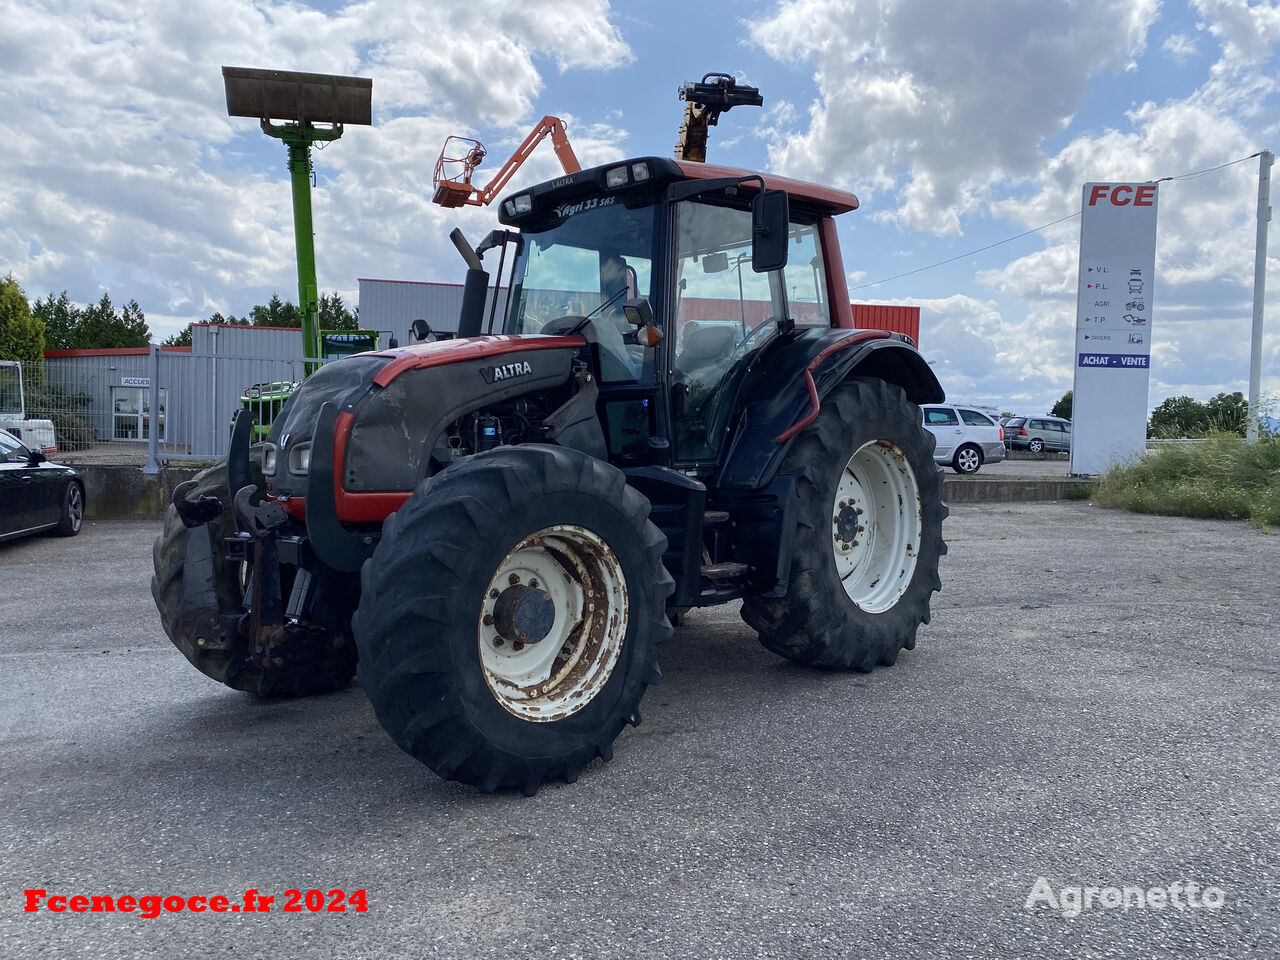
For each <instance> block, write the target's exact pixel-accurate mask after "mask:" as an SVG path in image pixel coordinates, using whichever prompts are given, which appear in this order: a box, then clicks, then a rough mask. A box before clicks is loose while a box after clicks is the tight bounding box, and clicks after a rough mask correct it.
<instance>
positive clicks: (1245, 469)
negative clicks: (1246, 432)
mask: <svg viewBox="0 0 1280 960" xmlns="http://www.w3.org/2000/svg"><path fill="white" fill-rule="evenodd" d="M1096 498H1097V500H1098V501H1099V502H1101V503H1105V504H1108V505H1110V506H1113V507H1123V508H1125V509H1126V510H1133V511H1135V512H1137V513H1162V514H1167V515H1170V516H1181V517H1201V518H1205V519H1214V520H1248V521H1250V522H1251V523H1253V524H1254V525H1255V526H1258V527H1263V528H1266V527H1272V526H1276V525H1278V524H1280V440H1277V438H1275V437H1272V438H1269V439H1261V440H1259V441H1258V442H1257V443H1255V444H1253V445H1250V444H1247V443H1245V442H1244V440H1243V439H1241V438H1240V437H1237V436H1234V435H1232V434H1219V435H1217V436H1213V437H1210V438H1208V439H1207V440H1206V441H1205V442H1204V443H1188V444H1169V445H1168V446H1165V447H1161V448H1160V449H1159V450H1156V451H1153V452H1149V453H1147V455H1146V456H1144V457H1143V458H1142V460H1141V461H1139V462H1138V463H1136V464H1134V465H1133V466H1131V467H1115V468H1113V469H1111V470H1110V471H1109V472H1108V473H1107V475H1106V476H1105V477H1103V478H1102V483H1101V484H1100V485H1099V486H1098V490H1097V494H1096Z"/></svg>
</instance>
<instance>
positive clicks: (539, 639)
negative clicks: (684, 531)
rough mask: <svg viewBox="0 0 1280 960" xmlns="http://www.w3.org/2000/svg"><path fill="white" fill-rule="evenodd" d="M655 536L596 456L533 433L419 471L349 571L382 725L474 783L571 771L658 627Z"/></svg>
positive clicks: (616, 716)
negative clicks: (356, 582)
mask: <svg viewBox="0 0 1280 960" xmlns="http://www.w3.org/2000/svg"><path fill="white" fill-rule="evenodd" d="M665 547H666V538H665V537H664V536H663V535H662V533H661V532H660V531H659V530H658V528H657V527H655V526H654V525H653V524H652V523H650V521H649V502H648V501H647V500H646V499H645V498H644V497H643V496H641V495H640V494H639V493H638V492H636V491H635V490H634V489H632V488H631V487H628V486H627V485H626V482H625V478H624V477H623V475H622V473H621V472H619V471H618V470H616V469H615V468H613V467H611V466H610V465H609V464H607V463H604V462H602V461H599V460H596V459H593V458H591V457H588V456H586V455H585V454H582V453H579V452H577V451H575V450H570V449H567V448H563V447H554V446H544V445H541V444H522V445H520V446H518V447H502V448H499V449H497V450H492V451H489V452H487V453H481V454H477V455H476V456H474V457H471V458H469V459H468V460H467V461H466V462H463V463H459V464H456V465H454V466H451V467H449V468H448V469H447V470H445V471H443V472H442V473H439V474H437V475H436V476H434V477H430V478H428V479H427V480H425V481H423V483H422V484H421V485H419V487H418V489H417V490H416V491H415V492H414V495H413V497H412V498H411V499H410V500H409V502H408V503H406V504H405V505H404V506H403V507H401V508H400V510H399V511H397V512H396V513H395V514H393V515H392V516H391V517H389V518H388V519H387V521H386V523H385V525H384V527H383V536H382V539H381V541H380V542H379V544H378V547H377V549H376V550H375V551H374V554H373V556H372V557H371V558H370V559H369V561H368V562H367V563H366V564H365V565H364V569H363V570H362V571H361V582H362V586H361V601H360V608H359V610H357V612H356V616H355V621H354V626H355V635H356V643H357V644H358V646H359V650H360V683H361V685H362V686H363V687H364V690H365V693H367V694H368V696H369V699H370V701H371V702H372V703H373V708H374V711H375V712H376V713H377V716H378V719H379V721H381V723H382V725H383V727H384V728H386V730H387V732H388V733H389V734H391V736H392V738H393V739H394V740H395V741H396V743H397V744H399V745H400V747H401V748H402V749H404V750H405V751H406V752H407V753H409V754H410V755H412V756H413V757H416V758H417V759H418V760H421V761H422V762H423V763H425V764H426V765H427V766H429V767H430V768H431V769H432V770H434V771H435V772H436V773H438V774H440V775H441V776H442V777H446V778H448V779H451V780H458V781H461V782H463V783H469V784H472V785H474V786H477V787H479V788H480V789H482V790H485V791H493V790H497V789H508V788H514V789H520V790H523V791H524V792H525V793H527V794H532V793H534V792H536V791H537V789H538V787H539V785H540V784H542V783H543V782H544V781H546V780H549V779H563V780H566V781H569V782H572V781H573V780H575V779H576V778H577V775H578V771H579V770H580V769H581V768H582V767H584V766H586V764H588V763H590V762H591V761H592V760H594V759H595V758H596V757H597V756H599V757H602V758H603V759H605V760H609V759H610V758H611V757H612V755H613V746H612V745H613V741H614V739H615V738H616V737H617V736H618V734H619V733H620V732H621V731H622V728H623V727H624V726H625V725H626V724H627V723H628V722H630V723H633V724H634V723H638V722H639V712H638V705H639V703H640V698H641V696H643V694H644V691H645V688H646V687H647V686H648V685H649V684H651V683H655V682H657V680H658V678H659V676H660V674H659V671H658V662H657V658H658V649H659V646H660V645H661V643H662V641H663V640H665V639H666V637H667V636H668V635H669V634H670V632H671V627H670V625H669V624H668V622H667V617H666V613H665V608H666V598H667V596H668V595H669V594H670V593H671V590H672V587H673V583H672V580H671V577H670V576H669V575H668V574H667V571H666V568H665V567H664V566H663V565H662V552H663V550H664V549H665Z"/></svg>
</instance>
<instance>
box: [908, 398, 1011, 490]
mask: <svg viewBox="0 0 1280 960" xmlns="http://www.w3.org/2000/svg"><path fill="white" fill-rule="evenodd" d="M920 409H921V410H923V411H924V426H925V429H927V430H928V431H929V432H930V433H932V434H933V435H934V437H935V438H936V439H937V441H938V445H937V446H936V447H935V448H934V451H933V459H934V460H935V461H937V462H938V463H945V464H949V465H950V466H951V467H952V469H954V470H955V472H956V473H977V472H978V468H979V467H981V466H982V465H983V464H984V463H998V462H1000V461H1001V460H1003V459H1004V430H1003V429H1002V428H1001V426H1000V424H998V423H996V422H995V421H994V420H992V419H991V418H990V417H989V416H987V415H986V414H985V413H982V412H981V411H978V410H971V409H969V408H967V407H959V406H952V405H951V404H930V405H929V406H927V407H921V408H920Z"/></svg>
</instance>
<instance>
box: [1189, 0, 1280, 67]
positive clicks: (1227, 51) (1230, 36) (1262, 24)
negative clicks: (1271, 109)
mask: <svg viewBox="0 0 1280 960" xmlns="http://www.w3.org/2000/svg"><path fill="white" fill-rule="evenodd" d="M1191 5H1192V6H1193V7H1194V8H1195V10H1196V11H1197V12H1198V13H1199V14H1200V16H1201V18H1202V22H1203V26H1204V28H1205V29H1207V30H1208V31H1209V33H1210V34H1212V35H1213V37H1214V38H1215V39H1216V40H1217V41H1218V42H1219V43H1220V44H1221V45H1222V61H1223V65H1224V68H1225V67H1227V66H1231V67H1235V66H1238V65H1241V64H1245V63H1254V62H1256V61H1259V60H1262V59H1264V58H1266V57H1267V56H1269V55H1270V53H1271V48H1272V47H1273V46H1274V44H1275V43H1276V42H1277V41H1280V4H1277V3H1276V0H1254V2H1252V3H1250V2H1248V0H1191Z"/></svg>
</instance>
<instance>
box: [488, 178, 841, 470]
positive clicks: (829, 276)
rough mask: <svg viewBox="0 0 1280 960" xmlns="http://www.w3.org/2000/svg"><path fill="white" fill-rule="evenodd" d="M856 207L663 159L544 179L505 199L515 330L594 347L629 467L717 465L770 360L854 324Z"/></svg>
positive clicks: (613, 449)
mask: <svg viewBox="0 0 1280 960" xmlns="http://www.w3.org/2000/svg"><path fill="white" fill-rule="evenodd" d="M762 186H763V187H766V188H767V189H765V190H763V191H762V189H761V188H762ZM857 202H858V201H857V198H856V197H854V196H853V195H852V194H848V193H843V192H841V191H836V190H830V189H824V188H819V187H815V186H813V185H810V184H803V183H800V182H798V181H787V180H783V179H781V178H773V177H770V178H768V179H767V180H766V179H765V178H762V177H761V176H760V175H758V174H749V173H747V172H745V171H736V170H730V169H727V168H718V167H708V166H706V165H704V164H695V163H681V162H677V161H673V160H666V159H660V158H656V157H646V158H642V159H638V160H631V161H627V162H625V163H621V164H615V165H609V166H604V167H597V168H594V169H590V170H584V171H582V172H580V173H577V174H573V175H570V176H566V177H562V178H559V179H557V180H553V181H550V182H548V183H544V184H541V185H539V186H536V187H533V188H531V189H528V190H525V191H522V192H520V193H518V194H514V195H512V196H510V197H508V198H506V199H504V200H503V202H502V203H501V205H500V219H501V220H502V222H503V223H504V224H505V225H507V226H511V227H518V228H519V230H520V232H519V234H518V235H517V234H513V233H504V234H503V235H502V236H503V238H504V239H510V240H512V241H513V242H514V246H515V247H516V253H515V261H514V266H513V269H512V274H511V283H510V295H509V300H508V304H507V309H506V315H505V318H504V319H503V321H502V326H501V332H503V333H507V334H517V335H519V334H546V333H577V334H580V335H582V336H584V337H586V339H587V340H588V342H589V344H590V345H591V346H590V349H591V352H592V354H593V356H594V358H595V363H594V366H595V370H596V375H597V376H598V379H599V384H600V391H601V397H602V402H601V416H602V420H603V421H604V425H605V433H606V439H607V442H608V446H609V454H610V459H611V460H612V461H614V462H615V463H619V464H624V465H625V464H634V463H639V462H663V463H666V462H673V463H677V464H682V465H685V464H687V465H692V466H694V467H695V468H696V467H697V465H699V464H701V465H704V466H707V465H713V464H714V463H715V462H716V461H717V460H718V458H719V456H720V453H721V448H722V446H723V441H724V439H725V436H726V432H727V431H726V426H727V422H728V420H729V417H730V415H731V413H732V411H733V409H734V407H735V398H736V396H737V395H738V393H739V392H740V390H741V387H742V385H743V384H744V382H746V381H748V380H751V379H753V376H752V375H753V373H755V372H758V371H759V370H760V369H762V364H761V361H762V360H763V359H764V358H766V357H767V356H769V355H770V354H771V353H772V352H773V351H774V350H775V349H776V348H777V347H779V346H780V345H781V344H782V343H783V342H784V341H790V340H794V339H796V338H801V339H814V338H815V337H821V336H823V334H822V333H821V332H822V331H827V332H828V333H827V334H826V335H828V336H829V331H831V329H832V328H833V327H849V326H852V318H851V314H850V310H849V306H848V295H847V289H846V287H845V284H844V277H843V268H842V265H841V260H840V255H839V250H838V248H837V247H836V246H835V242H834V240H835V230H834V226H833V223H832V220H831V217H832V216H833V215H835V214H837V213H841V212H844V211H847V210H852V209H854V208H856V206H857ZM493 332H498V331H497V330H494V331H493Z"/></svg>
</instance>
